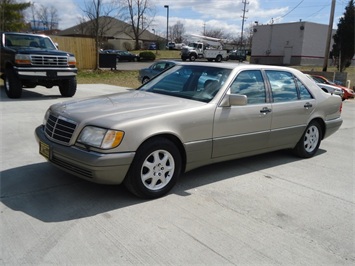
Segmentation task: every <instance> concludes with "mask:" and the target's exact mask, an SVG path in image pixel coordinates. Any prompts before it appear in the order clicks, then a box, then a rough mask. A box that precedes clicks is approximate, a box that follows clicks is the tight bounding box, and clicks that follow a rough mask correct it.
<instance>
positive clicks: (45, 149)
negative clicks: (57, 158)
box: [39, 141, 50, 160]
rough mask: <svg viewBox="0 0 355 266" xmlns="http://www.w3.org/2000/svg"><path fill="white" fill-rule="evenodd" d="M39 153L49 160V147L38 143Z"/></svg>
mask: <svg viewBox="0 0 355 266" xmlns="http://www.w3.org/2000/svg"><path fill="white" fill-rule="evenodd" d="M39 153H40V154H41V155H42V156H44V157H45V158H46V159H48V160H49V157H50V148H49V145H48V144H46V143H44V142H42V141H40V142H39Z"/></svg>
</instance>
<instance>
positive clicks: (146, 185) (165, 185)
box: [124, 138, 181, 198]
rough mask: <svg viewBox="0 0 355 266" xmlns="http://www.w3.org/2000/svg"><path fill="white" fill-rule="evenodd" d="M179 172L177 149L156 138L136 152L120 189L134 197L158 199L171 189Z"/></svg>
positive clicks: (171, 144) (179, 164)
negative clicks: (124, 187)
mask: <svg viewBox="0 0 355 266" xmlns="http://www.w3.org/2000/svg"><path fill="white" fill-rule="evenodd" d="M180 172H181V156H180V153H179V150H178V148H177V147H176V146H175V145H174V143H172V142H171V141H169V140H167V139H164V138H156V139H152V140H150V141H148V142H146V143H144V144H143V145H142V146H141V147H140V148H139V149H138V150H137V153H136V156H135V158H134V160H133V162H132V164H131V167H130V169H129V171H128V173H127V176H126V178H125V180H124V185H125V186H126V188H127V189H128V190H129V191H130V192H132V193H133V194H135V195H136V196H138V197H142V198H158V197H161V196H164V195H165V194H166V193H168V192H169V190H170V189H171V188H172V187H173V186H174V185H175V183H176V180H177V178H178V177H179V175H180Z"/></svg>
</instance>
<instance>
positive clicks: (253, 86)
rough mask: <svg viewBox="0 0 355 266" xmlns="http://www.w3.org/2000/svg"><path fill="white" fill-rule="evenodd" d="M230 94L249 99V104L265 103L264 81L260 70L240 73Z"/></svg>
mask: <svg viewBox="0 0 355 266" xmlns="http://www.w3.org/2000/svg"><path fill="white" fill-rule="evenodd" d="M230 92H231V93H233V94H242V95H246V96H247V97H248V104H258V103H265V101H266V93H265V84H264V79H263V76H262V74H261V72H260V71H259V70H247V71H243V72H241V73H239V75H238V76H237V77H236V79H235V80H234V81H233V83H232V85H231V87H230Z"/></svg>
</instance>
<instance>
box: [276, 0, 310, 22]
mask: <svg viewBox="0 0 355 266" xmlns="http://www.w3.org/2000/svg"><path fill="white" fill-rule="evenodd" d="M303 1H304V0H302V1H301V2H299V3H298V4H297V5H296V6H295V7H294V8H292V9H291V10H290V11H289V12H287V13H286V14H285V15H283V16H281V17H280V18H283V17H286V16H287V15H288V14H290V13H291V12H292V11H293V10H295V9H296V8H297V7H298V6H299V5H300V4H302V2H303Z"/></svg>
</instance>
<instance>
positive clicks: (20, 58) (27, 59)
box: [15, 54, 31, 65]
mask: <svg viewBox="0 0 355 266" xmlns="http://www.w3.org/2000/svg"><path fill="white" fill-rule="evenodd" d="M15 63H16V64H18V65H29V64H31V56H30V55H27V54H17V55H15Z"/></svg>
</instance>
